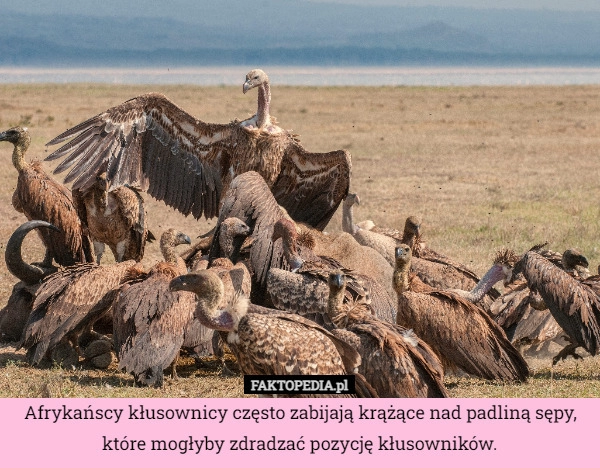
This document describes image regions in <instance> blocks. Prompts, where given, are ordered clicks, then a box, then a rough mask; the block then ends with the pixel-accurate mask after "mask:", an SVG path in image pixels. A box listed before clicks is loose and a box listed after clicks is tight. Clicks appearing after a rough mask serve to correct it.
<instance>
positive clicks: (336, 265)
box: [0, 70, 600, 397]
mask: <svg viewBox="0 0 600 468" xmlns="http://www.w3.org/2000/svg"><path fill="white" fill-rule="evenodd" d="M253 88H257V90H258V109H257V111H256V114H255V115H254V116H252V117H251V118H249V119H246V120H243V121H239V120H235V121H232V122H230V123H227V124H212V123H205V122H202V121H200V120H198V119H196V118H195V117H193V116H191V115H189V114H188V113H186V112H185V111H184V110H182V109H181V108H179V107H178V106H177V105H175V104H174V103H172V102H171V101H169V100H168V99H167V98H166V97H165V96H163V95H160V94H154V93H151V94H145V95H142V96H138V97H136V98H133V99H131V100H129V101H126V102H124V103H122V104H120V105H118V106H116V107H113V108H110V109H108V110H106V111H105V112H102V113H100V114H98V115H96V116H94V117H92V118H90V119H88V120H86V121H85V122H82V123H80V124H79V125H76V126H75V127H73V128H71V129H69V130H67V131H65V132H64V133H62V134H61V135H59V136H57V137H56V138H54V139H53V140H52V141H50V142H49V143H48V144H49V145H60V147H58V149H56V150H55V151H54V152H53V153H52V154H50V155H49V156H48V157H47V158H46V159H47V160H60V164H59V165H58V166H57V167H56V169H55V171H54V172H55V173H60V172H63V171H67V170H68V174H67V176H66V178H65V181H64V182H65V183H67V184H71V189H68V188H66V186H65V185H62V184H61V183H59V182H57V181H56V180H54V179H53V178H51V177H50V176H49V175H48V174H46V173H45V172H44V170H43V168H42V165H41V164H40V163H39V162H32V163H29V162H27V161H26V160H25V154H26V151H27V148H28V146H29V143H30V137H29V134H28V131H27V129H25V128H21V127H15V128H11V129H9V130H6V131H4V132H2V133H0V141H6V142H10V143H12V144H13V145H14V150H13V164H14V166H15V168H16V169H17V171H18V183H17V188H16V190H15V192H14V195H13V200H12V203H13V206H14V208H15V209H16V210H17V211H19V212H21V213H23V214H25V216H26V217H27V219H28V220H29V221H28V222H26V223H24V224H23V225H22V226H20V227H19V228H18V229H17V230H16V231H15V232H14V233H13V235H12V236H11V238H10V239H9V241H8V243H7V245H6V264H7V267H8V269H9V271H10V272H11V273H12V274H13V275H15V276H16V277H17V278H18V279H19V280H20V281H19V282H18V283H17V284H16V285H15V286H14V288H13V291H12V295H11V296H10V298H9V300H8V304H7V305H6V306H5V307H4V308H3V309H2V311H1V312H0V336H1V339H2V341H17V342H19V347H21V348H23V349H25V350H26V356H27V360H28V361H29V363H30V364H31V365H34V366H39V365H47V364H48V363H49V362H55V363H57V364H60V365H63V366H71V365H74V364H77V363H79V362H81V361H82V360H85V361H86V362H89V363H90V364H91V365H93V366H95V367H97V368H106V367H108V366H109V365H110V364H111V362H112V360H113V359H115V357H116V359H117V360H118V365H119V367H120V369H123V370H124V371H126V372H128V373H131V374H133V376H134V377H135V381H136V383H137V384H139V385H148V386H161V385H162V384H163V373H164V372H165V371H166V370H170V372H171V373H172V374H175V364H176V362H177V358H178V356H179V353H180V352H181V351H182V350H184V351H185V352H187V353H190V354H192V355H193V356H194V357H196V359H197V363H198V365H202V358H203V357H205V356H208V355H213V354H214V355H216V356H217V357H220V358H221V361H222V365H223V373H228V372H231V370H229V369H228V368H227V367H226V366H225V361H224V359H223V353H224V351H223V350H224V348H225V347H227V348H229V350H230V351H231V352H232V353H233V354H234V355H235V358H236V359H237V362H238V364H239V368H240V370H241V372H242V373H244V374H249V375H314V374H326V375H340V374H353V375H355V376H356V394H357V396H362V397H377V396H378V397H445V396H447V395H448V394H447V391H446V388H445V386H444V375H445V373H447V372H453V373H460V374H468V375H472V376H478V377H481V378H484V379H490V380H500V381H505V382H523V381H525V380H526V379H527V378H528V375H529V369H528V366H527V363H526V362H525V360H524V359H523V357H522V354H521V352H520V350H521V349H522V347H523V346H524V345H540V344H542V343H545V342H550V341H552V340H554V342H555V343H562V345H564V347H563V348H562V350H561V351H560V352H559V353H558V354H557V355H556V356H555V357H554V361H553V363H556V362H558V361H559V360H561V359H564V358H566V357H567V356H573V357H575V358H580V356H579V355H578V354H576V350H577V348H579V347H582V348H584V349H585V350H586V351H587V352H589V353H590V354H592V355H595V354H597V353H598V352H599V346H600V327H599V323H600V296H599V294H600V277H599V276H590V274H589V271H588V270H587V267H588V263H587V260H586V259H585V257H584V256H582V255H581V254H580V253H579V252H577V251H575V250H567V251H566V252H564V254H562V255H561V254H557V253H555V252H551V251H549V250H547V249H545V248H544V247H545V246H544V245H539V246H535V247H533V248H532V249H531V250H530V251H528V252H526V253H525V254H519V255H517V254H516V253H515V252H512V251H510V250H503V251H500V252H497V254H496V256H495V259H494V261H493V264H492V265H491V268H490V269H489V271H488V272H487V273H486V274H485V275H484V276H483V277H482V278H479V277H478V276H477V275H476V274H475V273H474V272H472V271H471V270H469V268H467V267H466V266H464V265H462V264H460V263H459V262H457V261H454V260H452V259H451V258H448V257H446V256H444V255H442V254H440V253H438V252H435V251H434V250H432V248H431V246H429V245H427V244H426V242H425V241H424V240H423V237H422V233H421V220H420V219H419V218H418V217H415V216H411V217H409V218H408V219H407V220H406V223H405V225H404V226H397V228H398V229H394V228H393V227H384V226H376V225H374V224H373V222H371V221H362V222H357V221H355V220H354V219H353V205H355V204H358V203H360V200H359V197H358V195H356V194H353V193H351V192H350V191H349V188H350V175H351V156H350V154H349V153H348V152H347V151H344V150H338V151H332V152H329V153H311V152H308V151H307V150H306V149H305V148H304V147H303V146H302V145H301V143H300V141H299V139H298V137H297V136H296V135H294V134H292V133H290V132H288V131H286V130H283V129H282V128H280V127H279V126H278V125H277V122H276V121H275V119H274V118H273V117H272V116H271V115H270V113H269V106H270V101H271V92H270V86H269V80H268V77H267V75H266V74H265V73H264V72H263V71H262V70H252V71H251V72H250V73H248V74H247V75H246V81H245V83H244V85H243V91H244V93H246V92H247V91H249V90H250V89H253ZM142 191H143V192H146V193H148V194H150V195H151V196H152V197H154V198H156V199H158V200H162V201H163V202H164V203H166V204H167V205H168V206H171V207H173V208H174V209H175V210H177V211H179V212H181V213H182V214H184V215H189V214H192V215H193V216H194V217H195V218H200V217H206V218H212V217H218V222H217V224H216V226H215V228H214V229H213V230H212V231H210V232H208V233H206V234H204V235H203V236H201V237H199V238H198V239H199V240H198V241H197V242H196V243H195V244H194V245H191V240H190V237H188V236H187V235H186V234H184V233H182V232H179V231H177V230H176V229H168V230H166V231H165V232H162V233H154V234H153V233H151V232H150V231H149V230H148V229H147V220H146V218H147V216H152V213H147V212H146V210H145V208H144V200H143V198H142V196H141V195H140V192H142ZM340 205H341V209H342V210H343V213H342V226H343V232H330V233H327V232H325V231H324V228H325V227H326V226H327V224H328V222H329V220H330V219H331V217H332V215H333V214H334V212H335V211H336V210H337V209H338V208H339V207H340ZM32 230H36V232H37V233H38V234H39V236H40V238H41V239H42V241H43V243H44V245H45V248H46V255H45V258H44V259H43V261H41V262H39V263H33V264H29V263H27V262H26V261H24V260H23V256H22V253H21V247H22V243H23V239H24V238H25V236H26V235H27V233H29V232H30V231H32ZM150 241H158V242H160V248H161V252H162V255H163V257H164V259H163V260H162V261H161V262H159V263H156V264H155V265H154V266H152V267H151V268H150V269H146V268H144V267H143V266H142V265H141V264H140V263H139V262H140V261H141V260H142V258H143V256H144V247H145V244H146V242H150ZM181 244H189V246H188V247H186V249H183V248H182V247H179V248H177V246H178V245H181ZM105 246H108V247H109V248H110V250H111V251H112V253H113V255H114V258H115V260H116V263H112V264H110V263H109V264H107V263H106V262H104V263H103V262H102V256H103V252H104V249H105ZM499 282H503V284H504V289H503V290H504V293H503V294H500V293H499V292H498V290H497V289H495V287H494V286H495V284H496V283H499ZM305 396H310V395H305Z"/></svg>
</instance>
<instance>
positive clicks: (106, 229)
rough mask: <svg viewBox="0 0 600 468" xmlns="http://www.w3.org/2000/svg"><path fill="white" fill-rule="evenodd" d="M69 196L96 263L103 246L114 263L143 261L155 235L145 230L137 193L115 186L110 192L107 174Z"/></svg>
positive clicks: (144, 221)
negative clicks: (148, 241)
mask: <svg viewBox="0 0 600 468" xmlns="http://www.w3.org/2000/svg"><path fill="white" fill-rule="evenodd" d="M72 194H73V203H74V205H75V207H76V209H77V213H78V215H79V217H80V219H81V220H82V223H83V227H84V230H85V231H86V232H87V233H88V234H89V236H90V238H91V240H92V242H93V243H94V251H95V254H96V261H97V262H98V263H100V259H101V258H102V255H103V253H104V247H105V244H106V245H108V247H109V248H110V250H111V251H112V253H113V256H114V258H115V260H116V261H117V262H122V261H125V260H135V261H136V262H139V261H141V260H142V258H143V257H144V248H145V246H146V240H148V239H150V240H153V239H154V236H153V235H152V233H150V232H149V231H148V227H147V223H146V212H145V209H144V200H143V198H142V196H141V195H140V194H139V193H138V192H137V191H136V190H134V189H132V188H130V187H117V188H116V189H114V190H112V191H110V192H109V191H108V183H107V181H106V173H102V174H100V175H99V176H98V177H97V179H96V183H95V184H94V185H92V186H91V187H90V188H89V189H88V190H87V191H86V192H82V191H81V190H77V189H74V190H73V191H72Z"/></svg>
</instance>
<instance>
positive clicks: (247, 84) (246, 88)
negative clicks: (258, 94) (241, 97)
mask: <svg viewBox="0 0 600 468" xmlns="http://www.w3.org/2000/svg"><path fill="white" fill-rule="evenodd" d="M252 88H253V86H252V83H250V81H249V80H246V81H245V82H244V86H242V92H243V93H244V94H246V93H247V92H248V91H249V90H251V89H252Z"/></svg>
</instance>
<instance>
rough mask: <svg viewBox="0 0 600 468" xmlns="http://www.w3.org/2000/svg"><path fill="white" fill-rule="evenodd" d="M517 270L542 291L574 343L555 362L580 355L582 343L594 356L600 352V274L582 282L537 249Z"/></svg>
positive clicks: (553, 313) (526, 255) (536, 288)
mask: <svg viewBox="0 0 600 468" xmlns="http://www.w3.org/2000/svg"><path fill="white" fill-rule="evenodd" d="M515 272H516V273H519V272H522V273H523V275H524V276H525V279H526V280H527V283H528V285H529V287H530V288H531V289H532V290H535V291H537V292H538V293H539V294H540V296H541V297H542V299H543V301H544V303H545V304H546V306H547V307H548V309H550V313H551V314H552V316H553V317H554V319H555V320H556V322H557V323H558V324H559V325H560V326H561V327H562V329H563V330H564V331H565V333H566V335H567V337H568V339H569V341H570V344H569V345H567V346H566V347H565V348H563V350H562V351H561V352H560V353H558V354H557V355H556V356H555V357H554V359H553V364H556V363H557V362H558V361H560V360H561V359H564V358H566V357H567V356H573V357H575V358H578V357H580V356H579V355H577V354H576V353H575V350H576V349H577V348H578V347H579V346H581V347H583V348H584V349H585V350H586V351H587V352H589V353H590V354H592V355H596V354H598V352H599V351H600V324H599V321H600V296H599V293H600V277H599V276H592V277H590V278H587V279H585V280H582V281H580V280H578V279H576V278H573V276H571V275H570V274H569V273H567V272H566V271H564V270H562V269H561V268H560V267H558V266H556V265H554V264H553V263H552V262H550V261H549V260H546V259H545V258H544V257H543V256H542V255H540V254H539V253H537V252H535V251H533V250H530V251H529V252H527V253H526V254H525V255H524V256H523V258H522V259H521V260H520V261H519V262H518V263H517V265H516V266H515Z"/></svg>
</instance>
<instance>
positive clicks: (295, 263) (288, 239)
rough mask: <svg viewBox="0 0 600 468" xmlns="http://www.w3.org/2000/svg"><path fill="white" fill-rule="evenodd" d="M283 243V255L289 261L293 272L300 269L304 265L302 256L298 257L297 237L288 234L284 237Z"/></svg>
mask: <svg viewBox="0 0 600 468" xmlns="http://www.w3.org/2000/svg"><path fill="white" fill-rule="evenodd" d="M282 242H283V255H284V256H285V259H286V260H287V262H288V264H289V265H290V268H291V269H292V271H295V270H297V269H299V268H300V267H301V266H302V264H303V263H304V262H303V260H302V258H301V257H300V255H298V249H297V248H296V236H294V235H292V234H290V233H288V232H286V233H285V234H284V235H283V236H282Z"/></svg>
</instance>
